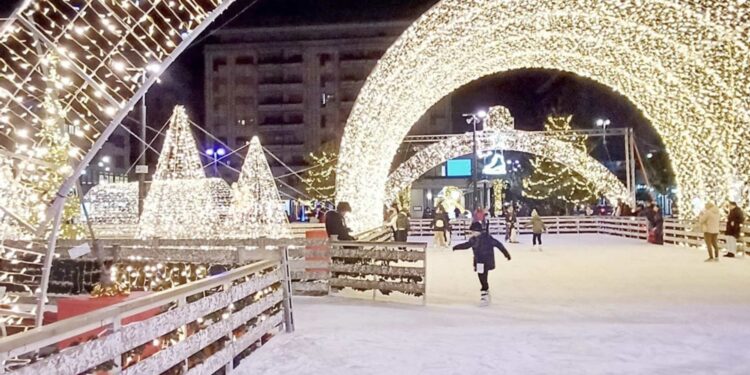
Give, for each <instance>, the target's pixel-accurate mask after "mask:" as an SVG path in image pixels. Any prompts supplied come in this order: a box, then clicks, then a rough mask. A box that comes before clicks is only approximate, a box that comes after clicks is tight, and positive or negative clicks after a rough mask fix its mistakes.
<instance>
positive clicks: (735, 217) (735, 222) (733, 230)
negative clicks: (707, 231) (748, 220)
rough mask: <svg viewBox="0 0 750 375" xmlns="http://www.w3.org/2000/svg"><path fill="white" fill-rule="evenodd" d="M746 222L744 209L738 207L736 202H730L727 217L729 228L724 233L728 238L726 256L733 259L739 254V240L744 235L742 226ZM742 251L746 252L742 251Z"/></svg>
mask: <svg viewBox="0 0 750 375" xmlns="http://www.w3.org/2000/svg"><path fill="white" fill-rule="evenodd" d="M744 222H745V215H744V214H743V212H742V209H740V208H739V207H737V203H736V202H729V215H727V227H726V231H725V232H724V233H725V234H726V235H727V237H726V239H727V254H726V255H725V256H727V257H730V258H733V257H734V256H735V255H736V254H737V240H739V239H740V236H741V235H742V224H743V223H744ZM740 251H745V250H744V249H740Z"/></svg>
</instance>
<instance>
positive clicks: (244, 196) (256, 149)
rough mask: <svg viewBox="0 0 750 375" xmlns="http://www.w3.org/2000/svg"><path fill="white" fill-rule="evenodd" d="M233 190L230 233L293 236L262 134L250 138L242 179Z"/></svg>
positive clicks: (228, 222) (227, 229)
mask: <svg viewBox="0 0 750 375" xmlns="http://www.w3.org/2000/svg"><path fill="white" fill-rule="evenodd" d="M232 190H233V199H232V207H231V210H230V215H229V218H228V219H227V221H226V230H225V231H226V234H227V236H229V237H234V238H259V237H266V238H282V237H290V236H291V234H290V232H289V225H288V221H287V217H286V211H284V206H283V203H282V201H281V198H279V191H278V190H277V188H276V181H275V180H274V178H273V174H271V168H270V167H269V166H268V161H267V160H266V157H265V154H264V153H263V148H262V147H261V145H260V140H258V137H253V139H252V140H251V141H250V145H249V147H248V151H247V157H246V158H245V164H244V165H243V166H242V172H241V173H240V179H239V181H238V182H237V184H235V185H234V186H233V189H232Z"/></svg>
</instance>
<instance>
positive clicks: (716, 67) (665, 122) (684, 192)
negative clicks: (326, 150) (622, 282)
mask: <svg viewBox="0 0 750 375" xmlns="http://www.w3.org/2000/svg"><path fill="white" fill-rule="evenodd" d="M748 12H750V2H747V1H745V0H727V1H721V2H719V1H687V0H674V1H642V0H580V1H567V0H538V1H527V2H520V1H500V2H498V1H492V0H443V1H441V2H439V3H438V4H437V5H435V6H434V7H433V8H431V9H430V10H429V11H428V12H427V13H425V14H424V15H423V16H422V17H420V18H419V19H418V20H417V21H416V22H415V23H414V24H413V25H412V26H411V27H410V28H409V29H407V30H406V31H405V32H404V33H403V35H402V36H401V37H400V38H399V40H397V41H396V42H395V43H394V45H393V46H392V47H391V48H390V49H389V50H388V52H387V53H386V54H385V55H384V57H383V58H382V59H381V60H380V61H379V63H378V65H377V67H376V68H375V70H374V71H373V73H372V74H371V75H370V77H369V78H368V80H367V82H366V83H365V85H364V87H363V89H362V91H361V92H360V94H359V97H358V98H357V102H356V104H355V105H354V107H353V109H352V113H351V116H350V117H349V120H348V124H347V126H346V130H345V134H344V137H343V140H342V147H341V154H340V156H341V158H340V160H339V166H338V174H337V200H339V201H348V202H350V203H351V204H352V208H353V209H354V212H353V214H354V215H353V217H352V219H351V221H350V224H352V225H354V226H355V227H356V228H355V229H362V228H367V227H374V226H376V225H377V224H378V223H379V221H380V213H381V209H382V206H381V205H382V204H383V202H384V201H385V200H386V199H384V198H386V197H387V195H386V190H385V189H382V188H381V187H385V186H386V183H387V181H388V171H389V168H390V165H391V162H392V160H393V156H394V155H395V154H396V151H397V149H398V146H399V144H400V143H401V140H402V139H403V138H404V136H405V135H406V134H407V132H408V131H409V129H410V128H411V126H412V125H413V124H414V123H416V122H417V120H418V119H419V118H420V116H422V115H423V114H424V113H425V112H426V111H427V110H428V109H429V108H430V106H432V105H433V104H434V103H436V102H438V101H439V100H440V99H442V98H443V97H445V96H446V95H448V94H449V93H451V92H453V91H454V90H456V89H458V88H460V87H462V86H464V85H465V84H467V83H469V82H472V81H474V80H477V79H479V78H482V77H485V76H487V75H491V74H494V73H499V72H506V71H513V70H519V69H529V68H541V69H553V70H562V71H569V72H572V73H575V74H577V75H580V76H582V77H586V78H590V79H592V80H594V81H597V82H599V83H602V84H604V85H606V86H608V87H610V88H612V89H613V90H614V91H616V92H619V93H621V94H623V95H624V96H625V97H627V98H628V99H629V100H630V101H631V102H632V103H633V104H634V105H635V106H636V107H638V108H639V109H640V110H641V111H642V112H643V114H644V115H645V116H646V117H647V118H648V119H650V121H651V123H652V125H653V126H654V128H655V129H656V131H657V132H658V133H659V134H660V135H661V136H662V140H663V141H664V143H665V145H666V149H667V152H668V153H669V155H670V157H671V161H672V166H673V169H674V170H675V172H676V180H677V183H678V185H679V198H680V199H679V200H678V203H679V205H680V212H681V213H683V214H685V215H688V216H689V215H690V212H691V211H692V210H691V207H690V205H691V203H690V202H691V201H692V200H693V199H694V198H696V197H700V198H703V199H704V200H723V199H725V198H726V197H727V196H728V195H729V193H730V184H731V182H732V181H735V180H736V179H738V178H739V179H740V180H741V182H742V183H743V184H744V185H748V176H749V175H750V143H748V142H745V140H746V139H747V138H748V135H750V134H749V133H750V132H749V131H748V130H749V129H750V127H748V125H747V124H748V123H750V85H748V73H750V59H749V58H748V55H750V54H748V51H749V50H750V45H749V44H750V35H749V33H750V31H749V30H750V27H748V26H750V21H749V20H748V18H747V14H748ZM742 202H743V205H745V206H746V203H747V196H746V194H745V196H744V197H743V201H742Z"/></svg>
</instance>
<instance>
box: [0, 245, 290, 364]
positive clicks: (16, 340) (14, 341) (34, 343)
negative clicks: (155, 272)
mask: <svg viewBox="0 0 750 375" xmlns="http://www.w3.org/2000/svg"><path fill="white" fill-rule="evenodd" d="M276 265H278V262H273V261H267V260H266V261H260V262H256V263H253V264H249V265H247V266H243V267H240V268H236V269H233V270H230V271H227V272H225V273H223V274H220V275H216V276H211V277H208V278H205V279H202V280H198V281H195V282H193V283H189V284H184V285H181V286H178V287H175V288H172V289H168V290H165V291H162V292H157V293H154V294H150V295H147V296H144V297H140V298H138V299H134V300H132V301H124V302H120V303H117V304H114V305H111V306H108V307H104V308H101V309H98V310H95V311H92V312H90V313H87V314H84V315H79V316H76V317H72V318H70V319H65V320H61V321H58V322H55V323H52V324H49V325H46V326H42V327H39V328H36V329H32V330H28V331H26V332H22V333H19V334H16V335H13V336H9V337H6V338H3V339H0V356H2V355H3V354H5V356H6V358H12V357H14V356H18V355H21V354H24V353H28V352H31V351H34V350H37V349H39V348H43V347H45V346H48V345H51V344H54V343H55V342H57V341H59V340H60V339H59V337H60V336H62V335H65V337H74V336H76V335H78V334H81V333H85V332H88V331H90V330H92V329H96V328H100V327H104V326H106V325H108V324H110V323H112V322H113V321H115V320H116V319H120V318H125V316H123V315H125V314H128V315H135V314H138V313H139V312H143V311H146V310H148V309H151V308H154V307H156V306H161V305H163V304H165V303H167V302H170V301H174V300H175V299H177V298H179V297H182V296H185V295H193V294H196V293H199V292H201V291H203V290H208V289H212V288H215V287H218V286H222V285H224V284H226V283H227V282H231V281H233V280H235V279H237V278H239V277H242V276H244V275H246V274H250V273H255V272H257V271H261V270H264V269H267V268H270V267H273V266H276Z"/></svg>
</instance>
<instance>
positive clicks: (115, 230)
mask: <svg viewBox="0 0 750 375" xmlns="http://www.w3.org/2000/svg"><path fill="white" fill-rule="evenodd" d="M92 227H93V229H94V233H95V234H96V237H97V238H101V239H134V238H135V235H136V233H137V232H138V224H92ZM310 230H325V224H320V223H290V224H289V231H290V232H291V233H292V237H294V238H305V233H306V232H307V231H310Z"/></svg>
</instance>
